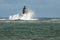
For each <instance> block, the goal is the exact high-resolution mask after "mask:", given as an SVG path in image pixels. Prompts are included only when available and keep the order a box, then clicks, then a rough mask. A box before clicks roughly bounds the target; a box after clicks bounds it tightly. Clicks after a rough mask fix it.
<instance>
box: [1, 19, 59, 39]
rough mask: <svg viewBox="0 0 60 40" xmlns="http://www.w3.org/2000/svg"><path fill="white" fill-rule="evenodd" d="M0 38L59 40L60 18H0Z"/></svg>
mask: <svg viewBox="0 0 60 40" xmlns="http://www.w3.org/2000/svg"><path fill="white" fill-rule="evenodd" d="M0 40H60V19H53V18H52V19H51V18H41V19H39V20H0Z"/></svg>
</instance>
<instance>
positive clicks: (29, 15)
mask: <svg viewBox="0 0 60 40" xmlns="http://www.w3.org/2000/svg"><path fill="white" fill-rule="evenodd" d="M34 15H35V14H34V12H33V11H32V10H28V13H26V14H23V15H22V16H20V15H19V14H15V15H11V16H9V20H18V19H20V20H38V19H34Z"/></svg>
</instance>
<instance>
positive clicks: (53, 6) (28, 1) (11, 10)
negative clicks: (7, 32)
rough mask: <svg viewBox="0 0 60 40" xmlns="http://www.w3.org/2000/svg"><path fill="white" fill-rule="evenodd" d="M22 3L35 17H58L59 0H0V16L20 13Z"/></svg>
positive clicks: (59, 15)
mask: <svg viewBox="0 0 60 40" xmlns="http://www.w3.org/2000/svg"><path fill="white" fill-rule="evenodd" d="M24 5H25V6H27V7H28V8H30V9H31V10H32V11H34V13H35V15H36V16H37V17H47V18H60V0H0V17H9V16H10V15H14V14H17V13H19V14H21V13H22V8H23V7H24Z"/></svg>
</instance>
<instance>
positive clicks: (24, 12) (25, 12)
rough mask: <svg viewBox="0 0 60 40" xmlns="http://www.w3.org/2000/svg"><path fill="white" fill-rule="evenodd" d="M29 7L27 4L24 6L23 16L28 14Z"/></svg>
mask: <svg viewBox="0 0 60 40" xmlns="http://www.w3.org/2000/svg"><path fill="white" fill-rule="evenodd" d="M27 12H28V11H27V8H26V6H24V8H23V16H26V15H27Z"/></svg>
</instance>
